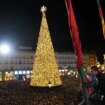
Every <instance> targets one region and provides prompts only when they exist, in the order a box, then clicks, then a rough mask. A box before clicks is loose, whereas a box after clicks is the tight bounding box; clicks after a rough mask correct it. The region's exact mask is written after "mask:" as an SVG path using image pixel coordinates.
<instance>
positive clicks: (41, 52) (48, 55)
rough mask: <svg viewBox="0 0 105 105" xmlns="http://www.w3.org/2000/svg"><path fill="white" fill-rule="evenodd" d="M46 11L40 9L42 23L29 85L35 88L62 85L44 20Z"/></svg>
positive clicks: (43, 8)
mask: <svg viewBox="0 0 105 105" xmlns="http://www.w3.org/2000/svg"><path fill="white" fill-rule="evenodd" d="M46 10H47V9H46V7H44V6H43V7H41V12H42V22H41V27H40V32H39V38H38V43H37V49H36V54H35V60H34V65H33V70H32V77H31V83H30V85H31V86H36V87H48V86H60V85H62V82H61V78H60V74H59V71H58V66H57V62H56V58H55V54H54V48H53V45H52V41H51V37H50V32H49V29H48V24H47V20H46V15H45V11H46Z"/></svg>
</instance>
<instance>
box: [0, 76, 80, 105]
mask: <svg viewBox="0 0 105 105" xmlns="http://www.w3.org/2000/svg"><path fill="white" fill-rule="evenodd" d="M62 81H63V85H62V86H61V87H56V88H47V89H46V88H43V89H40V88H33V87H30V84H29V81H6V82H0V105H78V103H79V102H80V101H81V98H80V93H81V92H80V83H79V79H77V78H75V77H67V76H63V77H62Z"/></svg>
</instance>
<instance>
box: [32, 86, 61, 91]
mask: <svg viewBox="0 0 105 105" xmlns="http://www.w3.org/2000/svg"><path fill="white" fill-rule="evenodd" d="M61 87H62V85H59V86H53V87H40V86H30V88H31V89H32V90H40V91H41V90H42V91H49V90H50V91H51V90H55V91H59V90H60V89H61Z"/></svg>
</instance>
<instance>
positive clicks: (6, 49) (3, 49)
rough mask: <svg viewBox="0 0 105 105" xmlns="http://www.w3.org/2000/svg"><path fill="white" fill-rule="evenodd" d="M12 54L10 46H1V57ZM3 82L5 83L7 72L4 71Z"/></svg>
mask: <svg viewBox="0 0 105 105" xmlns="http://www.w3.org/2000/svg"><path fill="white" fill-rule="evenodd" d="M9 52H10V46H9V45H8V44H5V43H4V44H1V46H0V55H3V56H4V55H7V54H8V53H9ZM2 81H5V71H4V70H2Z"/></svg>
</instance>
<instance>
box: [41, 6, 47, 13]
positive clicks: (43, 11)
mask: <svg viewBox="0 0 105 105" xmlns="http://www.w3.org/2000/svg"><path fill="white" fill-rule="evenodd" d="M46 10H47V7H45V6H44V5H43V6H42V7H41V12H42V13H45V12H46Z"/></svg>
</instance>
